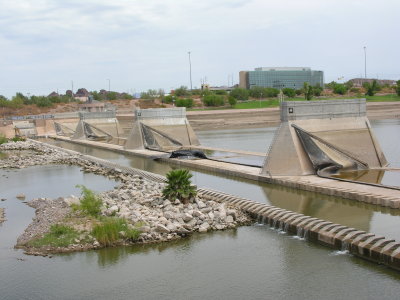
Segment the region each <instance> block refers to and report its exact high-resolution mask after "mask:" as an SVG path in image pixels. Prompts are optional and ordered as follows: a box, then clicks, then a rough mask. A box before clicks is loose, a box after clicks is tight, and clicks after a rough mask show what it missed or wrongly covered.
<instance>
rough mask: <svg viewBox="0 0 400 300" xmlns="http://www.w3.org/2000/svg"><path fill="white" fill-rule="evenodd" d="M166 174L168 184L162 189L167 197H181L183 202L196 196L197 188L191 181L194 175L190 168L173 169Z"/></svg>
mask: <svg viewBox="0 0 400 300" xmlns="http://www.w3.org/2000/svg"><path fill="white" fill-rule="evenodd" d="M166 176H167V186H166V187H165V188H164V190H163V191H162V193H163V196H164V198H165V199H169V200H175V199H179V200H180V201H181V202H182V203H187V202H188V201H189V199H190V198H191V197H195V196H196V194H197V191H196V188H195V186H193V185H192V183H191V181H190V178H192V176H193V175H192V174H190V172H189V170H185V169H177V170H171V171H170V172H168V173H167V175H166Z"/></svg>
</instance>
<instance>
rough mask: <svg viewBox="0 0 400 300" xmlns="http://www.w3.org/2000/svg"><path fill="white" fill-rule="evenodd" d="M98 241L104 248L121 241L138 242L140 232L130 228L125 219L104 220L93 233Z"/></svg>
mask: <svg viewBox="0 0 400 300" xmlns="http://www.w3.org/2000/svg"><path fill="white" fill-rule="evenodd" d="M91 234H92V235H93V236H94V237H95V238H96V240H97V241H98V242H99V243H100V244H101V245H103V246H110V245H113V244H115V242H117V241H118V240H120V239H128V240H136V239H137V238H138V237H139V235H140V231H139V230H138V229H137V228H129V226H128V223H127V221H126V220H125V219H123V218H115V217H111V218H104V219H103V220H102V222H101V223H100V224H98V225H96V226H95V227H94V228H93V230H92V233H91Z"/></svg>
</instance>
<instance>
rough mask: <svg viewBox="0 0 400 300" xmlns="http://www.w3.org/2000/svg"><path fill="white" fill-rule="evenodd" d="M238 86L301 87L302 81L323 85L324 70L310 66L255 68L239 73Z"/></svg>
mask: <svg viewBox="0 0 400 300" xmlns="http://www.w3.org/2000/svg"><path fill="white" fill-rule="evenodd" d="M239 79H240V82H239V86H240V87H242V88H247V89H250V88H252V87H254V86H260V87H272V88H277V89H281V88H292V89H296V90H298V89H301V88H302V87H303V85H304V82H307V83H308V84H310V85H312V86H316V85H319V86H321V87H323V85H324V72H323V71H314V70H311V69H310V68H256V69H254V71H241V72H240V73H239Z"/></svg>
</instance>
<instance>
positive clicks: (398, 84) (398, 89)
mask: <svg viewBox="0 0 400 300" xmlns="http://www.w3.org/2000/svg"><path fill="white" fill-rule="evenodd" d="M396 94H397V96H400V80H397V81H396Z"/></svg>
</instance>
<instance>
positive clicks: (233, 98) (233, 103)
mask: <svg viewBox="0 0 400 300" xmlns="http://www.w3.org/2000/svg"><path fill="white" fill-rule="evenodd" d="M228 103H229V105H230V106H232V107H233V106H235V105H236V103H237V100H236V98H235V97H233V96H229V97H228Z"/></svg>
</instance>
